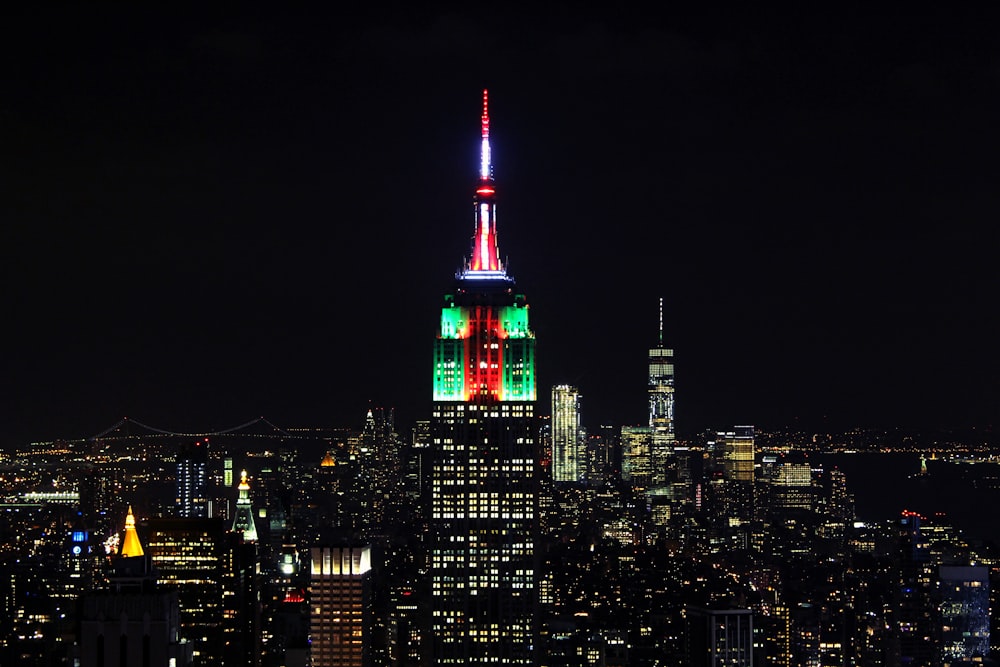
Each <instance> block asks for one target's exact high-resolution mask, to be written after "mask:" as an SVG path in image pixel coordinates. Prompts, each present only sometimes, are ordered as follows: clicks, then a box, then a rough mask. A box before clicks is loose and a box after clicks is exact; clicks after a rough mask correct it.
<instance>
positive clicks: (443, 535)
mask: <svg viewBox="0 0 1000 667" xmlns="http://www.w3.org/2000/svg"><path fill="white" fill-rule="evenodd" d="M473 201H474V211H475V217H474V219H475V231H474V235H473V239H472V257H471V259H470V260H469V261H468V263H467V264H466V265H465V266H464V268H463V269H462V270H461V271H459V273H458V274H457V276H456V281H455V285H454V288H453V290H452V291H451V293H450V294H448V295H446V296H445V300H444V307H443V308H442V309H441V320H440V326H439V330H438V335H437V340H436V342H435V345H434V399H433V400H434V402H433V408H432V418H431V426H430V437H431V447H432V452H433V454H432V465H431V487H432V488H431V497H432V499H431V521H430V525H431V536H430V539H431V587H432V590H431V594H432V610H433V617H432V635H433V637H434V662H435V664H442V665H443V664H461V665H469V664H487V663H490V664H495V663H506V664H523V665H527V664H532V663H533V662H534V659H535V658H534V656H535V644H536V641H535V635H536V632H535V623H536V597H537V596H536V566H535V545H536V535H535V533H536V525H537V521H536V512H537V509H536V498H537V494H536V484H537V477H538V476H537V471H536V465H537V463H536V459H537V451H536V439H537V432H538V429H537V424H536V421H535V399H536V396H535V337H534V334H533V333H532V331H531V329H530V328H529V326H528V303H527V300H526V299H525V297H524V295H522V294H519V293H518V292H517V291H516V290H515V287H514V281H513V279H512V278H511V277H510V276H508V275H507V272H506V269H505V268H504V266H503V264H502V263H501V262H500V255H499V251H498V246H497V215H496V186H495V183H494V181H493V174H492V166H491V159H490V143H489V114H488V109H487V95H486V91H483V114H482V163H481V168H480V174H479V180H478V183H477V187H476V191H475V196H474V200H473Z"/></svg>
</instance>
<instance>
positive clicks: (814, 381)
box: [0, 7, 1000, 447]
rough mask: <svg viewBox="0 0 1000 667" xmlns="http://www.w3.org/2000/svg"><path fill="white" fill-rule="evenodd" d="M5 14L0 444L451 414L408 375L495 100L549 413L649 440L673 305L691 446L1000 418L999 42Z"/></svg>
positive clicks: (799, 25) (785, 24) (594, 25)
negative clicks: (732, 432)
mask: <svg viewBox="0 0 1000 667" xmlns="http://www.w3.org/2000/svg"><path fill="white" fill-rule="evenodd" d="M130 12H131V13H130ZM12 18H13V19H14V20H11V21H8V22H7V25H6V28H5V30H6V33H5V38H7V39H6V42H5V46H4V47H3V48H4V49H5V55H7V56H8V57H7V58H6V61H7V62H9V63H18V65H19V66H18V76H15V77H13V78H12V84H11V90H10V91H9V95H8V97H7V99H6V101H5V102H4V103H3V106H2V108H0V111H2V113H3V116H4V119H5V120H4V122H3V123H2V124H0V125H2V126H3V127H2V130H0V132H2V133H3V137H4V139H5V141H4V145H5V146H6V149H5V153H6V155H5V161H6V167H7V168H6V169H5V172H6V173H5V175H4V179H3V180H4V181H5V183H6V185H7V186H8V187H9V188H11V195H10V196H9V197H6V198H5V207H9V208H8V210H7V211H6V212H5V214H4V218H5V219H6V220H7V221H8V222H7V225H6V226H7V232H8V240H7V242H6V243H4V244H3V245H4V250H3V262H2V264H3V267H4V268H3V270H4V281H3V282H4V285H5V288H4V292H5V297H6V298H5V301H7V303H8V304H9V305H10V310H9V315H10V318H11V319H10V320H9V324H8V333H9V334H10V336H11V338H10V339H9V350H10V352H11V354H10V359H9V360H8V370H7V371H6V372H5V373H4V377H5V380H4V383H3V394H2V398H3V400H4V402H5V404H6V405H8V406H9V409H10V413H9V414H10V417H9V418H8V420H7V423H5V425H4V427H3V431H2V432H0V447H13V446H16V445H18V444H21V443H23V442H25V441H27V440H48V439H55V438H60V437H86V436H88V435H93V434H95V433H97V432H99V431H101V430H103V429H104V428H106V427H107V426H109V425H110V424H112V423H114V422H115V421H116V420H117V419H119V418H121V417H122V416H130V417H135V418H136V419H139V420H141V421H144V422H146V423H150V424H156V425H164V426H170V427H176V428H190V429H192V430H210V429H212V428H221V427H227V426H231V425H233V424H236V423H242V422H243V421H246V420H247V419H252V418H253V417H255V416H258V415H264V416H267V417H268V418H269V419H271V420H272V421H274V422H276V423H280V424H281V425H327V424H330V425H335V424H345V423H356V422H357V421H358V420H359V419H360V416H361V415H363V414H364V412H363V411H364V410H366V409H367V407H368V405H369V403H370V402H371V403H372V404H376V405H385V406H392V407H395V409H396V411H397V420H398V421H399V422H400V423H401V424H412V423H413V421H414V420H416V419H420V418H426V417H427V416H428V414H429V411H430V405H431V387H430V386H429V385H428V382H427V376H428V371H429V364H427V365H424V366H421V365H420V364H417V363H414V362H411V361H406V362H403V363H402V364H401V362H400V359H403V360H413V359H417V360H419V359H428V358H429V354H430V351H431V350H432V346H433V335H432V334H431V333H429V332H433V330H434V309H435V306H436V305H438V304H439V303H440V294H441V292H442V291H443V290H444V289H445V288H446V287H447V285H448V284H449V281H450V279H451V275H450V271H449V270H448V268H447V267H454V268H458V265H459V259H460V258H461V257H462V256H463V255H465V254H467V253H468V240H469V239H470V238H471V233H472V224H471V223H472V220H470V216H469V215H468V208H467V205H468V199H467V197H468V190H467V187H466V184H468V183H469V181H470V179H469V174H470V173H474V172H473V169H474V168H475V166H476V164H477V160H478V155H477V152H478V145H477V144H476V142H475V141H469V137H470V136H474V132H475V126H474V119H473V120H472V121H470V119H469V111H470V109H474V108H475V106H476V104H477V97H478V95H479V91H480V90H481V89H482V88H483V87H488V88H490V90H491V94H492V102H491V109H492V117H493V122H494V124H495V127H496V128H497V133H496V136H498V137H501V139H499V140H498V141H496V142H495V143H494V146H493V155H494V164H495V165H497V169H498V174H499V175H500V176H499V179H498V183H499V186H500V187H502V188H503V191H504V210H503V214H502V215H503V222H502V226H501V230H500V235H501V239H500V244H501V246H502V249H503V252H504V253H509V255H510V257H511V258H512V262H511V264H512V266H511V271H512V273H513V274H514V275H516V276H517V279H518V281H519V283H521V282H523V284H524V285H525V286H527V287H528V288H529V289H530V292H531V296H532V322H533V327H534V328H535V330H536V332H537V334H538V338H539V359H540V361H539V366H538V388H539V391H540V392H541V395H542V396H545V395H547V394H548V392H549V389H550V388H551V387H552V386H553V385H555V384H562V383H566V384H572V385H574V386H578V387H579V389H580V391H581V393H582V394H584V395H586V396H587V405H586V410H585V412H584V414H583V420H584V423H585V424H587V425H589V426H597V425H599V424H601V423H606V422H611V423H616V424H633V425H635V424H643V423H644V422H645V421H646V406H647V397H646V389H647V372H646V364H647V359H646V353H647V351H648V349H649V348H650V347H651V346H652V345H654V344H655V343H656V341H657V335H658V319H657V318H658V301H659V299H660V298H663V299H664V308H663V312H664V325H663V336H664V344H665V345H666V346H667V347H670V348H672V349H674V350H675V354H676V357H675V364H676V391H677V394H676V396H677V414H678V420H677V431H678V434H679V436H681V437H689V436H691V435H693V434H694V433H695V432H697V431H700V430H702V429H705V428H718V429H725V428H730V427H732V426H733V425H735V424H742V423H755V424H763V425H765V426H779V425H787V424H790V423H793V422H795V421H796V419H798V422H797V423H800V424H802V426H803V427H804V428H806V429H815V430H819V429H822V428H823V427H824V424H827V423H828V424H830V428H844V427H848V426H851V425H862V426H864V425H873V426H888V425H911V424H913V425H923V426H979V427H985V426H989V425H991V424H992V423H994V420H995V417H996V416H997V414H996V410H997V407H996V406H997V405H998V404H1000V393H998V388H997V380H996V378H997V377H998V375H1000V367H998V355H996V354H995V353H994V351H993V348H992V341H993V340H994V339H995V337H996V333H997V330H998V327H997V314H996V309H995V308H994V307H992V306H991V298H990V297H992V296H993V295H994V294H995V292H996V290H995V288H996V287H997V279H996V276H995V271H993V269H992V267H991V263H992V258H991V256H990V250H991V249H992V247H993V246H994V245H995V243H994V242H995V240H996V239H995V231H994V228H993V227H994V220H995V219H996V213H997V212H998V208H1000V207H998V206H997V204H998V201H997V196H996V194H995V192H994V191H993V187H992V183H993V180H995V179H991V178H990V177H991V176H995V173H996V168H995V167H994V166H992V165H993V158H992V156H993V155H995V154H996V148H997V147H998V146H997V144H998V143H1000V142H998V136H997V131H996V129H995V127H993V124H992V117H993V114H992V111H993V110H995V108H996V103H997V101H998V76H997V73H996V72H997V68H996V63H997V62H1000V60H998V54H997V47H996V45H994V44H993V43H992V42H991V40H990V39H988V35H987V33H986V31H985V30H984V29H983V28H981V27H980V25H979V24H978V23H977V21H976V18H977V17H976V16H974V15H971V14H970V15H965V16H960V15H956V14H953V13H952V14H923V15H920V14H913V13H912V12H911V13H908V14H907V16H906V17H893V16H889V15H878V16H875V15H873V16H868V17H863V19H860V20H856V21H855V20H852V19H851V17H843V16H836V15H834V16H830V17H824V16H818V15H807V14H803V15H795V16H777V15H775V16H768V15H748V14H745V13H738V12H737V13H731V14H724V15H722V16H708V15H702V14H697V13H692V14H685V13H676V14H660V15H651V16H649V17H648V20H646V22H645V23H640V22H639V17H638V16H635V17H617V18H607V19H602V18H601V17H598V16H596V15H595V16H587V15H585V14H578V15H574V16H564V15H562V14H560V13H559V11H558V10H552V11H551V12H550V13H547V14H543V15H540V16H539V17H537V20H535V21H533V22H522V21H521V20H520V19H519V18H518V17H515V16H508V15H504V14H502V13H497V14H495V15H491V16H487V15H482V14H476V13H471V12H470V13H465V14H462V13H457V14H441V15H430V14H429V15H426V16H424V15H417V14H412V13H410V14H401V15H397V16H393V17H388V18H379V17H374V16H363V15H355V16H350V17H344V16H339V17H335V16H326V17H312V16H308V15H294V14H293V13H291V12H290V13H287V14H285V15H283V16H280V17H272V16H270V15H267V16H264V15H254V14H253V13H250V12H248V13H246V14H244V15H242V16H238V17H231V16H225V15H222V14H221V13H219V14H216V15H212V14H211V12H209V13H207V14H200V15H198V16H197V18H195V15H193V14H190V15H189V14H185V13H184V12H183V11H180V10H179V12H178V13H177V14H173V15H167V14H165V13H164V14H159V13H158V12H157V11H156V10H152V9H142V10H137V9H129V10H126V9H122V8H112V7H104V8H98V9H97V10H96V11H94V12H89V11H88V12H83V11H80V10H74V9H72V8H63V10H62V11H61V13H59V14H52V15H50V14H48V13H47V12H46V11H45V10H42V9H37V8H36V9H23V10H21V13H20V14H18V15H16V16H14V17H12ZM334 18H337V19H338V20H337V21H333V19H334ZM311 19H327V20H326V21H323V20H311ZM827 19H829V20H827ZM890 28H891V30H890ZM931 36H933V39H930V37H931ZM469 54H477V55H478V56H480V57H473V58H470V57H466V56H468V55H469ZM459 56H461V57H459ZM384 292H390V293H391V292H395V293H399V294H400V295H401V298H400V299H398V300H397V303H396V307H397V309H396V311H395V312H391V313H390V312H386V311H385V309H384V308H383V307H382V306H381V305H380V303H379V300H378V299H375V298H373V295H374V294H377V293H384ZM570 294H573V295H577V294H579V295H586V298H587V301H588V302H593V303H595V304H602V305H601V310H600V311H597V310H594V311H593V312H587V313H586V314H585V315H583V316H581V315H579V314H578V313H580V312H581V309H580V305H581V303H580V299H579V298H575V297H574V298H569V297H568V295H570ZM402 329H405V330H406V332H407V333H406V334H405V335H401V334H400V331H401V330H402ZM421 332H423V333H421ZM389 349H392V350H393V354H391V355H389V354H383V353H382V352H381V351H382V350H389ZM388 378H391V379H392V381H391V382H390V381H388Z"/></svg>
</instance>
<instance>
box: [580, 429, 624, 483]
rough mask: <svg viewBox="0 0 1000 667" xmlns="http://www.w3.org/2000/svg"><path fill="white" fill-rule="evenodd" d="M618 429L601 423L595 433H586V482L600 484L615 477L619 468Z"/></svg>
mask: <svg viewBox="0 0 1000 667" xmlns="http://www.w3.org/2000/svg"><path fill="white" fill-rule="evenodd" d="M618 440H619V431H617V430H616V429H615V428H614V427H613V426H608V425H601V426H598V427H597V433H595V434H593V435H587V447H586V456H587V474H586V477H587V484H589V485H590V486H600V485H602V484H605V483H607V482H609V481H611V480H612V479H613V478H615V477H617V475H616V474H615V471H616V470H620V469H621V454H620V450H619V448H618Z"/></svg>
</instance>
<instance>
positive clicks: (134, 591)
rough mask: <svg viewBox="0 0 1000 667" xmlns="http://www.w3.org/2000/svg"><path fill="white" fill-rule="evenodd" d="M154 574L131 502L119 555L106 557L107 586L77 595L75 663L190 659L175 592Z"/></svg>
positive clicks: (170, 663)
mask: <svg viewBox="0 0 1000 667" xmlns="http://www.w3.org/2000/svg"><path fill="white" fill-rule="evenodd" d="M156 575H157V573H156V570H154V569H153V567H152V559H151V558H150V557H149V556H146V555H144V553H143V548H142V543H141V542H140V541H139V537H138V535H137V534H136V531H135V517H134V516H133V515H132V508H131V507H130V508H129V511H128V515H127V516H126V517H125V539H124V540H123V542H122V548H121V554H120V555H117V556H114V557H112V559H111V572H110V574H109V576H108V582H109V585H108V587H107V588H106V589H104V590H100V591H93V592H90V593H87V594H85V595H83V596H81V598H80V604H79V615H80V617H79V631H78V632H79V635H78V638H77V656H78V658H79V662H78V663H76V664H79V665H81V666H82V667H104V665H144V666H149V667H184V666H186V665H191V664H192V651H191V648H192V645H191V644H190V643H188V642H187V641H186V640H185V639H183V638H182V634H183V633H182V629H181V621H180V607H179V604H178V599H177V592H176V591H174V590H168V589H165V588H161V587H158V586H157V585H156Z"/></svg>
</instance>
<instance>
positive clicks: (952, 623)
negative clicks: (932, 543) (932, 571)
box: [938, 565, 990, 665]
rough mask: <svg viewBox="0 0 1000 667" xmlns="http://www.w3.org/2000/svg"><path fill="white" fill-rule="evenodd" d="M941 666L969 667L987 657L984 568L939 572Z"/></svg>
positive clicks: (959, 567) (986, 571)
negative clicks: (962, 665) (966, 665)
mask: <svg viewBox="0 0 1000 667" xmlns="http://www.w3.org/2000/svg"><path fill="white" fill-rule="evenodd" d="M938 595H939V598H940V600H941V601H940V604H939V608H940V611H941V664H942V665H949V664H969V663H972V662H973V661H974V659H975V658H977V657H978V658H979V659H982V658H985V657H987V656H988V655H989V654H990V571H989V568H988V567H987V566H985V565H942V566H941V567H940V568H938Z"/></svg>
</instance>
